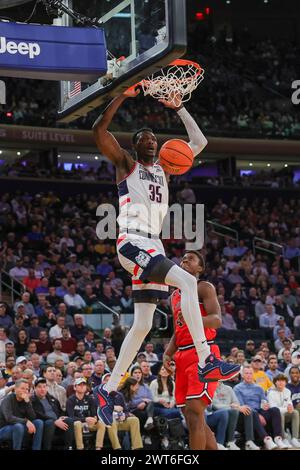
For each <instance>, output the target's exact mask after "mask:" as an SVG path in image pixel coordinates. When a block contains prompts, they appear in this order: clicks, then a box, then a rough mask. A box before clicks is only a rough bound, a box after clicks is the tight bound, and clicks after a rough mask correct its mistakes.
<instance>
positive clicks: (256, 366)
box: [251, 355, 273, 392]
mask: <svg viewBox="0 0 300 470" xmlns="http://www.w3.org/2000/svg"><path fill="white" fill-rule="evenodd" d="M251 367H252V369H253V380H254V383H256V384H257V385H259V386H260V387H261V388H262V389H263V390H264V392H267V391H268V390H269V388H271V387H272V386H273V382H271V380H270V379H269V377H268V376H267V374H266V373H265V372H264V371H263V370H262V367H263V362H262V358H261V357H260V356H259V355H256V356H254V357H253V358H252V359H251Z"/></svg>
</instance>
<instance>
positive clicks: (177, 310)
mask: <svg viewBox="0 0 300 470" xmlns="http://www.w3.org/2000/svg"><path fill="white" fill-rule="evenodd" d="M171 305H172V310H173V315H174V324H175V340H176V346H177V347H179V346H187V345H190V344H193V338H192V336H191V334H190V332H189V329H188V327H187V324H186V323H185V320H184V318H183V315H182V312H181V292H180V290H179V289H176V290H175V291H174V292H173V294H172V297H171ZM198 305H199V314H201V315H202V317H206V316H207V313H206V311H205V308H204V306H203V304H202V303H201V302H199V304H198ZM204 332H205V336H206V339H207V340H208V341H212V340H213V339H215V337H216V330H215V329H214V328H204Z"/></svg>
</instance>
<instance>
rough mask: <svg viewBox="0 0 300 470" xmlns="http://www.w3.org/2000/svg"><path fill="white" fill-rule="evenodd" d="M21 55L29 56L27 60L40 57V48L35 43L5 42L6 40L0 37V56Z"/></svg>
mask: <svg viewBox="0 0 300 470" xmlns="http://www.w3.org/2000/svg"><path fill="white" fill-rule="evenodd" d="M5 52H7V53H8V54H17V53H18V54H21V55H29V59H34V58H35V57H36V56H38V55H40V53H41V48H40V46H39V45H38V43H36V42H29V43H26V42H19V43H16V42H14V41H7V39H6V38H4V37H0V54H5Z"/></svg>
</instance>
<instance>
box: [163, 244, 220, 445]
mask: <svg viewBox="0 0 300 470" xmlns="http://www.w3.org/2000/svg"><path fill="white" fill-rule="evenodd" d="M181 267H182V268H183V269H184V270H185V271H187V272H189V273H190V274H192V275H193V276H195V277H196V278H197V279H198V278H199V277H200V276H201V275H202V274H203V273H204V270H205V263H204V259H203V257H202V255H201V254H200V253H198V252H197V251H188V252H186V253H185V255H184V256H183V258H182V261H181ZM198 297H199V315H202V317H203V326H204V331H205V335H206V338H207V342H208V344H210V348H211V352H212V353H214V355H215V356H216V357H217V358H220V350H219V347H218V346H217V345H216V344H214V338H215V337H216V328H219V327H220V326H221V324H222V321H221V309H220V305H219V302H218V299H217V295H216V290H215V288H214V286H213V285H212V284H210V283H209V282H206V281H198ZM171 305H172V310H173V320H174V334H173V336H172V338H171V341H170V343H169V345H168V347H167V349H166V351H165V353H164V357H163V361H164V366H165V367H166V368H167V369H168V370H170V361H171V360H172V358H174V360H175V363H176V376H175V377H176V378H175V380H176V382H175V399H176V405H177V407H181V408H182V411H183V412H184V415H185V419H186V423H187V426H188V429H189V444H190V449H191V450H204V449H206V450H217V442H216V440H215V437H214V434H213V433H212V431H211V430H210V428H209V427H208V426H207V424H206V421H205V413H204V412H205V408H206V407H207V406H208V405H209V404H210V403H211V402H212V399H213V396H214V393H215V391H216V389H217V387H218V382H203V383H201V382H199V379H198V372H197V364H198V357H197V353H196V350H195V347H194V345H193V339H192V337H191V335H190V332H189V330H188V327H187V325H186V323H185V321H184V318H183V316H182V313H181V293H180V290H179V289H177V290H175V291H174V292H173V294H172V296H171Z"/></svg>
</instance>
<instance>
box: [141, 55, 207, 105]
mask: <svg viewBox="0 0 300 470" xmlns="http://www.w3.org/2000/svg"><path fill="white" fill-rule="evenodd" d="M159 74H160V75H157V74H153V75H151V76H150V77H147V78H145V79H144V80H142V81H141V82H140V83H139V84H138V85H140V86H141V87H142V89H143V92H144V95H145V96H147V95H150V96H152V98H155V99H157V100H160V99H162V100H166V101H168V102H169V103H172V104H174V105H175V106H180V105H181V104H182V103H185V102H186V101H189V100H190V99H191V96H192V93H193V91H194V90H196V88H197V87H198V86H199V84H200V83H201V82H202V80H203V78H204V70H203V69H202V68H201V67H200V65H199V64H197V63H196V62H192V61H190V60H183V59H177V60H175V61H174V62H172V63H171V64H170V65H169V66H168V67H166V68H163V69H161V70H160V72H159ZM135 86H136V85H135Z"/></svg>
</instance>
